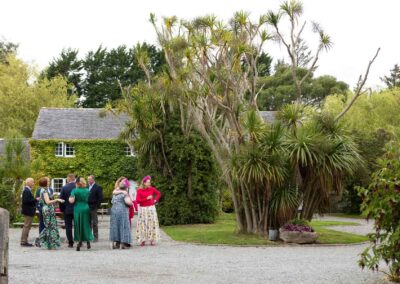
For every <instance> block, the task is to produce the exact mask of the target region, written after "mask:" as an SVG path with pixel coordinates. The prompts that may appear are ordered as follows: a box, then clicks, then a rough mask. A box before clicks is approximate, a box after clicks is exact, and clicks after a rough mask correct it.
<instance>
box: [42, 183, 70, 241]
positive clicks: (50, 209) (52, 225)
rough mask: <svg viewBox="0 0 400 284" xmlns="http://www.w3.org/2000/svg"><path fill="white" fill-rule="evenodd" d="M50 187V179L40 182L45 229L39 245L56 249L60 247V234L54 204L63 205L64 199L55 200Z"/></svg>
mask: <svg viewBox="0 0 400 284" xmlns="http://www.w3.org/2000/svg"><path fill="white" fill-rule="evenodd" d="M47 185H48V178H46V177H42V178H41V179H40V180H39V186H40V187H41V191H40V192H41V195H40V201H39V202H40V203H41V206H42V213H43V222H44V229H43V231H42V232H41V233H40V235H39V243H40V246H41V247H42V248H47V249H55V248H58V247H60V243H61V241H60V233H59V232H58V228H57V220H56V212H55V210H54V203H56V202H60V203H63V202H64V200H62V199H54V198H53V197H52V196H51V195H50V193H49V188H48V187H47Z"/></svg>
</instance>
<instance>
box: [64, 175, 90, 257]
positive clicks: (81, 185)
mask: <svg viewBox="0 0 400 284" xmlns="http://www.w3.org/2000/svg"><path fill="white" fill-rule="evenodd" d="M88 198H89V190H88V189H87V187H86V181H85V179H84V178H82V177H77V178H76V188H75V189H74V190H73V191H72V192H71V196H70V197H69V202H70V203H74V204H75V205H74V241H76V242H78V245H77V246H76V250H77V251H80V249H81V246H82V242H87V248H88V249H90V241H92V240H93V234H92V230H91V229H90V214H89V205H88Z"/></svg>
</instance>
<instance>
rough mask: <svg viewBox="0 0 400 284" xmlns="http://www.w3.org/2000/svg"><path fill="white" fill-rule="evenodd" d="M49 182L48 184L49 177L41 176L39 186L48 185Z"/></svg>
mask: <svg viewBox="0 0 400 284" xmlns="http://www.w3.org/2000/svg"><path fill="white" fill-rule="evenodd" d="M47 184H48V180H47V177H41V178H40V179H39V186H41V187H45V186H47Z"/></svg>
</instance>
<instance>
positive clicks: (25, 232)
mask: <svg viewBox="0 0 400 284" xmlns="http://www.w3.org/2000/svg"><path fill="white" fill-rule="evenodd" d="M34 185H35V181H34V180H33V178H27V179H26V181H25V187H24V190H23V191H22V208H21V209H22V210H21V213H22V215H24V219H25V220H24V227H23V228H22V234H21V246H23V247H32V246H33V245H32V244H31V243H29V242H28V237H29V231H30V229H31V226H32V219H33V217H34V216H35V212H36V199H35V198H34V197H33V193H32V189H33V186H34Z"/></svg>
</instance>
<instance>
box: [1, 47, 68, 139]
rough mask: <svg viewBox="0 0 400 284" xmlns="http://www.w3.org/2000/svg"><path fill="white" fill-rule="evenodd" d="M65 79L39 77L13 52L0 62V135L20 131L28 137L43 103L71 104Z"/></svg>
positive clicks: (53, 105)
mask: <svg viewBox="0 0 400 284" xmlns="http://www.w3.org/2000/svg"><path fill="white" fill-rule="evenodd" d="M74 103H75V97H74V96H70V97H68V96H67V82H66V81H65V80H64V79H62V78H61V77H55V78H53V79H52V80H48V79H38V77H37V75H36V74H35V72H34V70H32V68H31V67H30V66H28V65H27V64H25V63H24V62H22V61H20V60H19V59H17V58H16V57H15V55H13V54H9V55H7V63H4V64H2V63H0V137H5V136H6V135H7V134H8V133H10V132H13V131H14V132H15V131H17V132H19V133H20V134H21V135H23V136H24V137H31V135H32V132H33V128H34V125H35V122H36V118H37V116H38V114H39V110H40V108H42V107H72V106H73V105H74Z"/></svg>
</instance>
